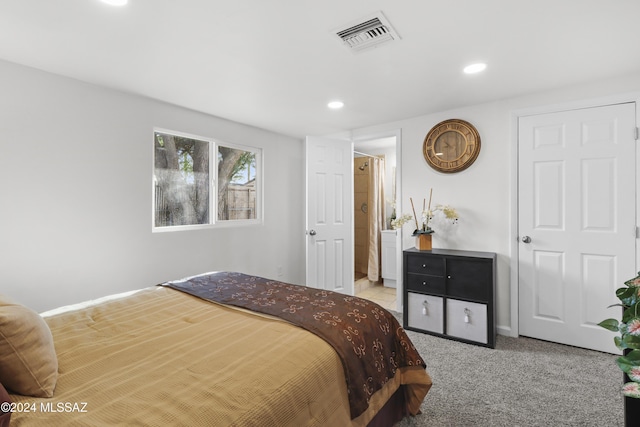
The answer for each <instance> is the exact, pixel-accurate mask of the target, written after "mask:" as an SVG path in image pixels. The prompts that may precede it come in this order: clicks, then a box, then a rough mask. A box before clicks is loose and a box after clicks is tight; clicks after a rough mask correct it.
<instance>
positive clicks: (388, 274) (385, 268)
mask: <svg viewBox="0 0 640 427" xmlns="http://www.w3.org/2000/svg"><path fill="white" fill-rule="evenodd" d="M381 240H382V254H381V255H382V279H383V281H382V284H383V285H384V286H386V287H388V288H395V287H396V280H397V278H396V274H398V273H397V264H398V263H397V261H396V257H397V252H396V230H382V239H381Z"/></svg>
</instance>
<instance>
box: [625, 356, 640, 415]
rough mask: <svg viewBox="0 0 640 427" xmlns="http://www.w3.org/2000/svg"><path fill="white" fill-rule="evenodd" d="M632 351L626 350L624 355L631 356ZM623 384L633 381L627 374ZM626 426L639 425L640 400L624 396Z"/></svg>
mask: <svg viewBox="0 0 640 427" xmlns="http://www.w3.org/2000/svg"><path fill="white" fill-rule="evenodd" d="M630 351H631V350H629V349H625V350H624V354H625V355H627V354H629V352H630ZM622 381H623V382H622V383H623V384H626V383H628V382H629V381H631V379H630V378H629V376H628V375H627V374H625V373H623V378H622ZM623 399H624V425H625V427H632V426H637V425H638V420H640V399H638V398H635V397H629V396H624V397H623Z"/></svg>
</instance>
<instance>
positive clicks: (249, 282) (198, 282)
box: [162, 272, 428, 419]
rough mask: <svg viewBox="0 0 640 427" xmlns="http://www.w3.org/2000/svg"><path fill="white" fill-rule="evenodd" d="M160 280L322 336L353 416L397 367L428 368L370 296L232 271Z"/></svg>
mask: <svg viewBox="0 0 640 427" xmlns="http://www.w3.org/2000/svg"><path fill="white" fill-rule="evenodd" d="M162 285H163V286H168V287H171V288H173V289H177V290H179V291H182V292H186V293H189V294H191V295H194V296H197V297H199V298H202V299H205V300H209V301H214V302H218V303H222V304H228V305H232V306H236V307H241V308H245V309H249V310H252V311H256V312H259V313H264V314H269V315H272V316H277V317H279V318H281V319H284V320H286V321H288V322H290V323H292V324H294V325H297V326H299V327H301V328H304V329H306V330H308V331H310V332H313V333H314V334H316V335H318V336H319V337H321V338H323V339H324V340H325V341H327V342H328V343H329V344H330V345H331V346H333V348H334V349H335V350H336V352H337V353H338V355H339V356H340V358H341V360H342V365H343V368H344V373H345V377H346V379H347V388H348V392H349V404H350V410H351V418H352V419H354V418H356V417H357V416H358V415H360V414H361V413H362V412H363V411H364V410H365V409H366V408H367V407H368V405H369V399H370V397H371V396H372V395H373V394H374V393H375V392H376V391H378V390H379V389H381V388H382V386H383V385H384V384H385V383H387V382H388V381H389V380H390V379H391V378H393V377H394V375H395V374H396V371H397V370H398V369H402V368H406V367H421V368H422V369H425V368H426V365H425V363H424V361H423V360H422V358H421V357H420V355H419V354H418V352H417V351H416V349H415V347H414V346H413V343H412V342H411V340H410V339H409V337H408V336H407V334H406V333H405V331H404V329H403V328H402V327H401V326H400V324H399V323H398V321H397V320H396V318H395V317H393V315H392V314H391V313H389V312H388V311H386V310H385V309H383V308H382V307H380V306H379V305H378V304H375V303H373V302H371V301H367V300H364V299H361V298H357V297H352V296H348V295H344V294H340V293H337V292H331V291H325V290H322V289H315V288H307V287H305V286H300V285H292V284H288V283H283V282H278V281H274V280H269V279H264V278H261V277H256V276H249V275H246V274H242V273H233V272H218V273H211V274H205V275H201V276H196V277H193V278H189V279H186V280H184V281H175V282H167V283H163V284H162ZM427 390H428V388H427ZM425 394H426V392H425ZM422 397H424V395H423V396H422ZM421 400H422V399H420V401H421ZM414 415H415V414H414Z"/></svg>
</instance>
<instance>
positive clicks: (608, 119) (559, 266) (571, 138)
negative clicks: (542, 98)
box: [518, 103, 636, 353]
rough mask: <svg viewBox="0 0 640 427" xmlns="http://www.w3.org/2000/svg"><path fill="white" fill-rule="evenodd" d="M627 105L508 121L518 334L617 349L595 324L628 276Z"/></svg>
mask: <svg viewBox="0 0 640 427" xmlns="http://www.w3.org/2000/svg"><path fill="white" fill-rule="evenodd" d="M635 127H636V123H635V103H627V104H617V105H609V106H603V107H595V108H585V109H580V110H572V111H564V112H558V113H549V114H540V115H533V116H527V117H521V118H519V120H518V150H519V151H518V162H519V164H518V174H519V182H518V204H519V206H518V215H519V219H518V221H519V223H518V226H519V233H518V234H519V245H520V246H519V260H518V261H519V278H518V286H519V296H518V299H519V331H520V334H521V335H525V336H529V337H533V338H539V339H544V340H548V341H554V342H559V343H563V344H569V345H573V346H577V347H583V348H590V349H594V350H600V351H606V352H611V353H618V352H619V351H618V350H617V349H616V347H615V345H614V344H613V336H614V334H613V333H612V332H609V331H606V330H604V329H602V328H600V327H599V326H597V324H598V322H600V321H602V320H604V319H607V318H610V317H617V316H619V314H620V313H619V312H617V311H615V309H610V308H609V309H608V308H607V307H608V306H609V305H611V304H615V303H617V302H618V301H617V298H616V296H615V290H616V289H617V288H619V287H620V286H621V285H622V283H623V282H624V281H625V280H627V279H629V278H632V277H634V275H635V259H636V257H635V239H636V231H635V225H636V224H635V215H636V213H635V203H636V202H635V194H636V186H635V171H636V165H635V158H636V157H635V156H636V155H635Z"/></svg>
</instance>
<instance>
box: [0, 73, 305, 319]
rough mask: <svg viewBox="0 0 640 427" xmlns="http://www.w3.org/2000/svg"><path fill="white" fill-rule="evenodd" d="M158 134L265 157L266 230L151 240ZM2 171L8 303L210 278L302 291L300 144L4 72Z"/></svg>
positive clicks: (1, 240) (39, 306) (99, 91)
mask: <svg viewBox="0 0 640 427" xmlns="http://www.w3.org/2000/svg"><path fill="white" fill-rule="evenodd" d="M188 89H189V88H188V84H185V90H188ZM212 96H215V94H212ZM154 127H161V128H164V129H171V130H176V131H180V132H186V133H190V134H195V135H202V136H206V137H215V138H218V139H220V140H222V141H226V142H229V143H237V144H244V145H252V146H257V147H261V148H262V149H263V157H264V183H265V186H264V191H265V194H264V200H265V209H264V218H265V221H264V224H263V225H257V226H251V227H234V228H219V229H211V230H199V231H183V232H165V233H152V232H151V221H152V205H151V204H152V202H151V197H152V194H151V189H152V185H151V179H152V166H153V163H152V153H153V150H152V144H153V128H154ZM0 161H1V165H0V185H1V188H2V190H1V192H0V293H2V294H6V295H9V296H11V297H13V298H14V299H17V300H18V301H20V302H22V303H24V304H26V305H28V306H30V307H32V308H33V309H35V310H38V311H42V310H46V309H50V308H53V307H57V306H61V305H64V304H70V303H74V302H79V301H84V300H87V299H91V298H95V297H99V296H103V295H107V294H110V293H115V292H120V291H124V290H128V289H135V288H140V287H145V286H151V285H154V284H157V283H160V282H162V281H165V280H170V279H175V278H179V277H183V276H185V275H190V274H195V273H200V272H204V271H209V270H237V271H242V272H245V273H250V274H256V275H261V276H266V277H272V278H278V277H277V273H278V267H282V272H283V275H282V276H280V277H279V279H281V280H284V281H288V282H294V283H303V281H304V235H303V233H302V230H303V229H304V228H303V227H304V210H303V207H304V206H303V202H302V200H303V191H304V190H303V182H304V181H303V180H302V179H300V177H302V176H303V172H304V161H303V144H302V142H301V141H299V140H296V139H293V138H290V137H285V136H282V135H277V134H274V133H271V132H267V131H264V130H261V129H257V128H254V127H250V126H246V125H242V124H239V123H234V122H230V121H227V120H224V119H220V118H217V117H212V116H208V115H205V114H200V113H197V112H194V111H190V110H187V109H184V108H179V107H175V106H171V105H168V104H164V103H161V102H156V101H153V100H150V99H146V98H142V97H137V96H132V95H128V94H124V93H120V92H117V91H113V90H108V89H104V88H100V87H97V86H93V85H89V84H85V83H82V82H79V81H76V80H71V79H67V78H63V77H59V76H55V75H52V74H48V73H44V72H41V71H38V70H34V69H31V68H26V67H22V66H19V65H15V64H11V63H8V62H1V61H0Z"/></svg>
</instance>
